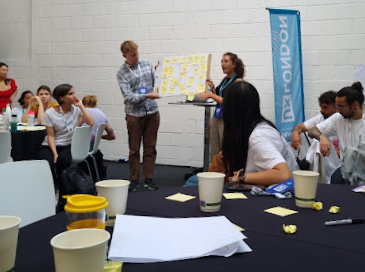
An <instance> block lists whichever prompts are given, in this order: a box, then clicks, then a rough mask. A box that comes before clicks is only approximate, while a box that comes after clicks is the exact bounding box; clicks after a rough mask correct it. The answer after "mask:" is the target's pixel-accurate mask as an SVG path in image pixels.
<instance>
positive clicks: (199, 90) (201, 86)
mask: <svg viewBox="0 0 365 272" xmlns="http://www.w3.org/2000/svg"><path fill="white" fill-rule="evenodd" d="M204 87H205V86H204V83H198V86H197V87H196V92H197V93H204Z"/></svg>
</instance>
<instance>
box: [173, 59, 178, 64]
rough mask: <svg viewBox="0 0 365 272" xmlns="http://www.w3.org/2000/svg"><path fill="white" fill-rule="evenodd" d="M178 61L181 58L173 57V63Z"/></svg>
mask: <svg viewBox="0 0 365 272" xmlns="http://www.w3.org/2000/svg"><path fill="white" fill-rule="evenodd" d="M178 61H179V58H172V61H171V63H172V64H176V63H177V62H178Z"/></svg>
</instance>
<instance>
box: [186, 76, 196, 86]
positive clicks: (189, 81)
mask: <svg viewBox="0 0 365 272" xmlns="http://www.w3.org/2000/svg"><path fill="white" fill-rule="evenodd" d="M194 82H195V77H189V79H188V84H187V85H188V87H190V86H193V85H194Z"/></svg>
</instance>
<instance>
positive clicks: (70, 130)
mask: <svg viewBox="0 0 365 272" xmlns="http://www.w3.org/2000/svg"><path fill="white" fill-rule="evenodd" d="M73 109H74V108H73V107H71V120H72V127H71V128H70V127H68V123H67V120H66V117H65V113H64V112H63V110H62V106H60V111H61V114H62V117H63V121H64V122H65V125H66V128H67V130H68V133H71V132H72V131H73V130H74V125H75V123H74V116H73Z"/></svg>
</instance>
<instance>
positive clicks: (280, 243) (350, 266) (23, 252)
mask: <svg viewBox="0 0 365 272" xmlns="http://www.w3.org/2000/svg"><path fill="white" fill-rule="evenodd" d="M176 192H182V193H186V194H191V195H196V196H197V198H196V199H194V200H190V201H188V202H185V203H180V202H173V201H168V200H166V199H165V197H166V196H169V195H171V194H173V193H176ZM246 195H247V196H248V200H225V199H223V201H222V208H221V211H220V212H218V213H212V214H210V213H204V212H201V211H200V210H199V202H198V192H197V188H196V187H186V188H174V189H167V190H161V191H154V192H145V193H135V194H132V193H131V194H130V195H129V199H128V206H127V207H128V208H127V214H134V215H147V216H158V217H197V216H214V215H225V216H226V217H227V218H228V219H229V220H231V221H232V222H233V223H235V224H237V225H239V226H241V227H243V228H244V229H245V232H244V234H245V235H246V236H247V237H248V239H246V240H245V242H246V243H247V244H248V245H249V246H250V247H251V248H252V250H253V252H251V253H245V254H236V255H234V256H231V257H229V258H224V257H205V258H199V259H192V260H185V261H175V262H165V263H154V264H129V263H127V264H124V266H123V272H129V271H174V272H178V271H183V272H186V271H244V270H246V271H265V270H269V269H270V270H271V271H305V272H308V271H345V270H346V271H357V270H361V269H362V267H363V260H364V258H365V247H364V242H365V239H364V238H365V234H364V230H365V224H358V225H347V226H337V227H324V222H325V221H327V220H335V219H343V218H355V217H356V218H358V217H360V218H361V217H362V218H363V217H365V215H364V212H365V211H364V206H365V205H364V204H365V195H364V194H357V193H353V192H351V188H350V187H347V186H343V185H337V186H336V185H319V188H318V193H317V200H319V201H322V202H323V204H324V209H323V210H322V211H315V210H311V209H299V208H297V207H296V206H295V204H294V199H284V200H279V199H276V198H274V197H271V196H257V197H253V196H251V195H249V194H248V193H246ZM332 205H337V206H340V207H341V212H340V213H339V214H337V215H334V214H330V213H328V209H329V208H330V206H332ZM275 206H281V207H286V208H289V209H294V210H297V211H299V213H298V214H294V215H290V216H287V217H279V216H276V215H272V214H268V213H265V212H264V210H265V209H267V208H272V207H275ZM282 224H296V225H297V227H298V231H297V233H296V234H293V235H288V234H285V233H284V232H283V230H282ZM66 225H67V218H66V215H65V214H64V213H61V214H58V215H56V216H53V217H51V218H48V219H45V220H42V221H39V222H37V223H34V224H32V225H29V226H27V227H24V228H22V229H21V230H20V233H19V241H18V250H17V260H16V267H15V268H16V271H17V272H22V271H24V272H25V271H54V264H53V253H52V248H51V245H50V240H51V239H52V237H53V236H55V235H56V234H58V233H60V232H62V231H64V230H65V227H66ZM109 231H111V229H109ZM146 231H148V226H146ZM222 231H224V230H222ZM141 246H143V245H141Z"/></svg>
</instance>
